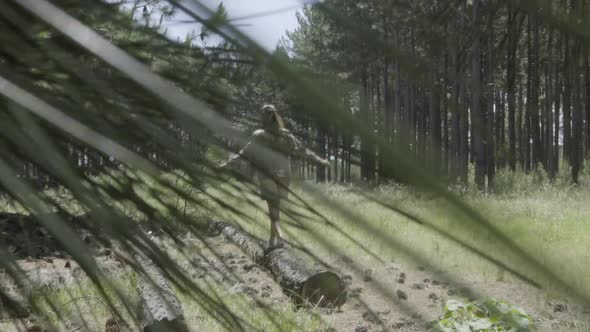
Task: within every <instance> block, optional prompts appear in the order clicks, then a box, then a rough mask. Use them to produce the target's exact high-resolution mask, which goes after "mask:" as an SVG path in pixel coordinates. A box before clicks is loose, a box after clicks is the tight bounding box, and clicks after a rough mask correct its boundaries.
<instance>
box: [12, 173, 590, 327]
mask: <svg viewBox="0 0 590 332" xmlns="http://www.w3.org/2000/svg"><path fill="white" fill-rule="evenodd" d="M511 179H512V180H511ZM498 180H499V181H498V183H499V184H501V186H500V185H499V187H498V188H497V189H498V193H497V194H494V195H486V194H481V193H476V192H472V191H469V190H461V191H460V193H461V194H462V197H463V199H464V200H465V202H466V203H467V204H468V205H469V206H471V207H472V208H474V209H475V210H476V211H478V212H479V213H480V214H481V215H483V216H484V217H485V218H487V219H488V220H489V221H490V222H491V223H492V225H493V226H494V227H496V228H497V229H498V230H499V231H500V232H501V233H502V234H505V235H506V236H508V237H509V238H510V239H511V240H512V241H513V242H514V243H516V244H517V245H518V246H519V247H520V248H522V249H523V250H524V251H525V252H527V253H529V254H530V255H531V256H533V257H535V259H536V260H537V261H539V262H541V263H542V264H543V265H544V266H547V267H549V268H550V269H551V270H552V271H556V273H557V276H558V277H559V278H561V279H563V280H564V281H566V282H567V283H568V284H569V285H572V286H573V287H574V288H575V289H576V290H577V291H578V292H580V293H581V294H590V286H589V285H590V266H589V265H588V264H585V262H588V261H590V223H588V220H590V204H588V202H590V188H588V187H587V186H584V185H581V186H579V187H575V188H573V187H570V186H568V185H567V183H566V182H564V183H558V182H556V183H555V184H553V185H549V184H548V183H549V182H548V180H546V179H545V178H543V177H542V176H537V177H535V176H528V177H525V176H522V175H520V176H519V175H516V176H515V175H513V174H508V173H506V174H499V177H498ZM147 183H148V184H147V185H146V186H149V182H147ZM232 186H238V187H241V188H242V189H244V188H245V187H244V186H243V185H241V184H240V183H236V182H228V183H226V184H225V185H223V186H214V187H208V188H207V190H206V193H207V195H211V196H213V197H218V198H220V199H221V201H223V202H224V203H226V204H228V205H229V206H231V207H233V208H235V209H236V210H237V211H240V212H242V213H244V214H245V215H246V216H247V217H243V216H242V217H239V216H236V215H235V214H233V213H231V212H230V211H229V210H227V209H225V208H221V207H219V206H218V205H216V204H215V203H214V201H213V200H212V199H211V197H206V196H205V193H203V192H198V191H195V192H194V193H192V194H193V195H195V197H197V199H201V201H205V200H206V201H207V202H208V203H207V206H208V209H205V210H203V209H201V208H196V207H191V206H189V207H188V208H187V209H186V210H184V205H183V204H184V202H183V201H182V200H180V201H179V200H177V197H175V196H172V195H170V194H169V192H166V191H164V190H160V189H159V188H151V189H152V191H151V192H152V194H151V195H156V194H159V195H161V196H160V197H159V199H160V200H163V201H164V202H170V203H173V204H175V206H178V208H179V209H182V210H183V211H184V212H186V213H187V214H188V215H189V216H194V218H196V219H199V220H203V219H206V218H218V219H221V220H226V221H231V222H237V223H239V224H240V225H241V226H243V227H244V228H246V229H247V230H249V231H251V232H252V233H253V234H255V235H257V236H259V237H261V238H263V239H266V238H267V237H268V230H269V226H268V219H267V216H266V211H265V209H266V206H265V204H264V202H263V201H261V200H260V199H258V198H257V197H256V195H255V194H253V193H248V192H247V191H246V190H245V189H244V191H243V192H241V193H239V194H236V195H230V194H227V193H225V192H224V190H226V189H227V190H229V191H230V192H232V193H235V191H234V189H232V188H231V187H232ZM142 190H144V191H143V193H142V195H146V200H147V201H149V202H151V203H150V204H154V205H157V204H161V203H160V202H159V201H158V200H155V199H153V198H151V197H150V196H149V195H148V194H146V192H147V190H145V188H143V189H142V188H138V191H142ZM293 190H294V192H295V193H296V194H297V195H300V196H301V197H304V200H305V201H306V202H307V203H308V204H310V205H311V206H312V207H313V208H314V209H317V211H318V213H319V215H321V217H318V216H317V215H314V214H313V213H311V212H310V211H309V210H308V209H306V208H304V207H302V206H301V204H300V203H299V202H297V201H294V202H290V203H286V204H285V205H284V207H285V209H286V210H288V211H290V212H291V213H298V214H299V215H297V216H292V217H289V216H286V215H285V214H283V227H284V231H285V232H286V237H287V239H288V240H290V241H293V242H297V243H298V244H300V245H301V246H302V247H304V248H305V249H307V250H309V251H310V252H312V253H313V254H314V255H316V256H318V257H320V258H321V259H322V260H324V261H327V262H329V263H331V262H335V261H338V260H339V259H340V258H341V257H343V256H346V257H348V258H349V259H351V260H352V263H351V264H354V265H355V266H356V267H357V268H358V269H361V270H362V269H365V268H374V267H376V266H380V265H381V264H382V262H383V261H384V262H391V261H395V262H398V263H402V264H405V265H408V266H418V265H421V266H427V267H428V268H430V269H431V270H433V271H442V272H444V273H447V274H448V276H449V277H451V278H454V279H455V278H456V279H457V280H478V281H483V282H486V281H489V282H495V281H497V280H498V278H499V276H500V275H502V280H503V281H504V282H509V283H511V282H516V279H515V278H514V277H513V276H511V275H510V274H509V273H502V272H500V270H499V269H498V268H497V267H496V266H494V265H493V264H491V263H489V262H487V261H485V260H483V259H482V258H480V257H478V256H477V255H475V254H473V253H472V252H470V251H469V250H467V249H464V248H462V247H460V246H458V245H456V244H455V243H453V242H451V241H449V240H448V239H445V238H444V237H443V236H441V235H439V234H437V233H436V232H434V231H432V230H430V229H429V228H427V227H424V226H422V225H418V224H416V223H414V222H412V221H411V220H409V219H407V218H406V217H404V216H402V215H400V214H398V213H396V212H394V211H392V210H390V209H388V208H386V207H383V206H382V205H380V204H378V203H377V202H375V201H374V200H371V199H368V198H367V197H366V196H365V195H369V196H371V197H373V198H377V199H378V200H380V201H382V202H383V203H386V204H391V205H392V206H395V207H398V208H401V209H403V210H404V211H405V212H407V213H410V214H413V215H415V216H418V217H420V218H421V219H423V220H425V221H426V222H427V223H428V224H431V225H434V226H436V227H438V228H440V229H444V230H446V231H447V232H449V233H451V234H453V235H454V236H456V237H458V238H460V239H461V240H463V241H465V242H466V243H469V244H470V245H473V246H475V247H477V248H479V249H480V250H482V251H483V252H485V253H488V254H490V255H492V256H494V257H495V258H497V259H500V260H502V261H504V262H507V263H508V265H509V266H511V267H514V268H516V269H517V270H519V271H522V272H523V273H525V274H527V275H528V276H529V277H531V278H532V279H534V280H537V281H539V282H541V283H542V284H543V286H545V288H546V289H547V290H548V295H547V296H548V297H552V296H562V295H563V293H562V292H563V290H562V288H561V287H560V286H561V285H560V284H559V283H558V282H556V281H555V280H553V279H549V278H547V276H545V275H538V274H536V273H535V272H534V269H532V268H530V264H529V262H525V261H522V259H521V258H520V257H518V256H517V255H515V254H514V252H512V251H510V250H506V249H505V247H504V246H503V245H502V243H501V242H500V241H499V240H498V239H497V238H495V237H494V236H493V235H492V234H491V233H490V232H489V231H487V230H486V228H484V227H482V226H481V225H479V224H477V223H474V222H473V221H472V220H470V219H467V218H466V217H465V216H464V215H463V214H462V213H459V212H457V210H455V209H453V208H452V207H451V206H450V205H449V203H448V202H447V201H446V200H444V199H441V198H436V197H433V196H432V195H430V194H423V193H419V192H416V191H414V190H411V189H408V188H406V187H404V186H396V185H389V186H381V187H377V188H373V189H370V190H365V191H359V189H358V188H356V187H352V186H343V185H333V184H330V185H317V184H310V183H303V184H301V183H299V184H296V185H294V187H293ZM458 192H459V191H458ZM51 195H52V196H53V197H54V198H55V199H56V200H57V199H58V195H57V194H56V193H51ZM66 196H67V195H61V196H60V197H59V200H60V201H63V204H65V205H67V204H69V203H68V200H67V197H66ZM324 198H326V199H327V200H325V199H324ZM116 206H117V207H118V208H119V209H121V210H123V211H127V212H129V213H131V212H132V211H133V210H134V208H133V206H132V205H131V204H126V203H125V202H117V203H116ZM71 208H72V209H73V210H75V207H71ZM162 209H163V212H162V213H163V214H166V213H168V212H167V210H166V209H168V208H162ZM3 210H13V211H14V210H19V208H18V207H15V206H10V205H9V204H7V202H5V204H4V208H3ZM130 211H131V212H130ZM323 218H326V220H327V221H329V223H331V225H330V224H328V223H326V222H325V221H324V220H323ZM296 226H297V227H296ZM345 234H346V235H348V236H350V237H351V238H347V236H345ZM417 259H421V260H423V261H418V260H417ZM119 282H120V283H122V285H123V286H124V288H125V286H126V288H127V289H130V288H131V289H133V281H132V278H129V279H128V280H125V279H122V280H120V281H119ZM198 282H199V283H200V286H201V287H202V289H206V290H207V291H208V293H209V294H210V295H213V296H215V297H217V298H218V299H220V301H221V302H222V303H224V304H225V305H227V306H228V308H230V309H231V310H232V311H233V312H234V313H236V314H237V315H238V316H239V317H240V318H242V319H243V320H244V321H245V322H248V324H252V326H256V327H258V328H260V330H264V331H322V330H325V329H326V328H327V326H329V325H330V323H329V322H326V321H325V313H324V317H323V318H324V320H322V319H321V313H320V312H317V311H314V310H294V308H293V306H292V305H290V304H277V305H276V306H273V308H272V309H273V310H274V313H275V314H276V313H278V314H279V315H278V316H276V317H280V319H279V320H278V321H275V322H271V321H270V320H269V319H268V316H267V315H268V312H269V311H268V309H269V308H265V307H264V306H259V304H257V303H254V302H253V301H252V300H251V299H249V298H248V297H246V296H243V295H228V294H227V289H224V288H223V287H221V286H220V285H218V284H216V283H215V282H213V281H212V280H208V279H207V278H205V279H203V280H200V281H198ZM47 292H49V293H48V294H46V295H49V296H50V297H51V298H52V299H55V300H56V302H57V303H61V304H64V303H68V301H71V299H72V298H78V297H87V298H88V299H91V298H92V297H93V296H98V295H97V294H98V293H96V291H95V290H92V288H91V287H80V288H79V289H67V290H63V289H62V290H48V291H47ZM130 294H131V293H130ZM130 296H131V297H133V295H130ZM180 297H181V301H182V302H183V306H184V309H185V312H186V313H187V317H186V319H187V321H188V322H189V323H191V324H192V325H194V326H195V327H196V328H198V329H204V330H207V331H217V330H220V329H221V326H220V325H219V323H218V322H216V320H215V319H214V318H212V317H209V316H208V315H207V313H206V312H205V311H204V309H203V308H201V307H200V306H199V305H198V304H196V303H195V302H194V301H192V300H191V299H190V297H189V296H186V295H180ZM506 300H508V301H509V300H510V299H506ZM90 301H92V300H90ZM41 304H42V302H41ZM42 305H43V304H42ZM119 305H120V303H119ZM68 306H70V308H69V309H68V308H62V309H64V312H65V313H66V314H67V315H75V314H76V313H77V312H76V310H75V307H72V306H71V305H68ZM91 307H92V308H93V309H94V312H93V314H94V315H96V316H97V317H100V319H98V321H99V322H101V321H102V322H104V319H105V318H106V316H108V315H110V313H109V312H108V310H107V309H106V308H105V307H104V306H102V305H95V306H91ZM46 309H47V308H46ZM48 312H50V315H49V318H50V319H51V320H52V321H53V323H55V324H59V319H58V317H57V316H55V315H53V316H52V315H51V310H48Z"/></svg>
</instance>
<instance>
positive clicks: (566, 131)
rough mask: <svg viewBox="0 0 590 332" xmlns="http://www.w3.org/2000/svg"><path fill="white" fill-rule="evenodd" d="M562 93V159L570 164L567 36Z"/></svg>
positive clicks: (570, 77) (569, 76)
mask: <svg viewBox="0 0 590 332" xmlns="http://www.w3.org/2000/svg"><path fill="white" fill-rule="evenodd" d="M564 41H565V42H564V45H565V46H564V47H565V52H564V70H563V71H564V75H563V83H564V91H563V159H564V160H567V161H568V162H569V163H570V164H571V160H570V142H571V137H572V129H571V128H572V127H571V126H572V120H571V119H572V109H571V97H572V86H571V79H572V69H571V67H572V64H571V63H572V59H570V43H569V36H568V35H567V34H566V35H565V38H564Z"/></svg>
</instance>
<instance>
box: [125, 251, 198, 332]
mask: <svg viewBox="0 0 590 332" xmlns="http://www.w3.org/2000/svg"><path fill="white" fill-rule="evenodd" d="M135 258H136V261H137V263H138V264H139V265H140V266H141V268H142V269H143V273H140V274H139V276H138V277H139V280H138V284H137V291H138V293H139V298H140V299H141V304H142V309H143V317H142V318H143V321H142V326H141V328H142V331H144V332H149V331H170V332H172V331H188V329H187V326H186V324H185V322H184V314H183V311H182V306H181V304H180V301H178V298H177V297H176V295H175V294H174V292H173V291H172V288H171V287H170V284H169V283H168V281H167V280H166V277H165V276H164V273H163V272H162V270H161V269H160V268H159V267H158V266H157V265H156V264H155V263H154V262H153V261H151V260H150V259H148V258H146V257H141V256H139V255H136V256H135Z"/></svg>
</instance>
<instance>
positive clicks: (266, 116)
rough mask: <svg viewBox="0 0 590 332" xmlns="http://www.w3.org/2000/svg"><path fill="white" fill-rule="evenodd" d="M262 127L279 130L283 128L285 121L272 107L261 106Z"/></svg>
mask: <svg viewBox="0 0 590 332" xmlns="http://www.w3.org/2000/svg"><path fill="white" fill-rule="evenodd" d="M261 111H262V125H263V127H264V129H270V130H277V131H278V130H281V129H284V128H285V121H283V118H282V117H281V116H280V115H279V112H277V109H276V108H275V107H274V105H271V104H266V105H264V106H262V109H261Z"/></svg>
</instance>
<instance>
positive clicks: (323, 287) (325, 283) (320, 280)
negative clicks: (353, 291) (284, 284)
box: [301, 271, 347, 308]
mask: <svg viewBox="0 0 590 332" xmlns="http://www.w3.org/2000/svg"><path fill="white" fill-rule="evenodd" d="M301 297H302V298H303V299H304V300H305V301H307V302H309V304H311V305H313V306H318V307H322V308H325V307H332V308H333V307H336V308H340V307H341V306H342V305H343V304H344V303H345V302H346V297H347V293H346V285H345V284H344V282H343V281H342V279H341V278H340V277H339V276H338V275H337V274H336V273H334V272H330V271H324V272H320V273H316V274H314V275H312V276H311V277H310V278H309V279H307V280H306V281H304V282H303V284H302V285H301Z"/></svg>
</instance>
